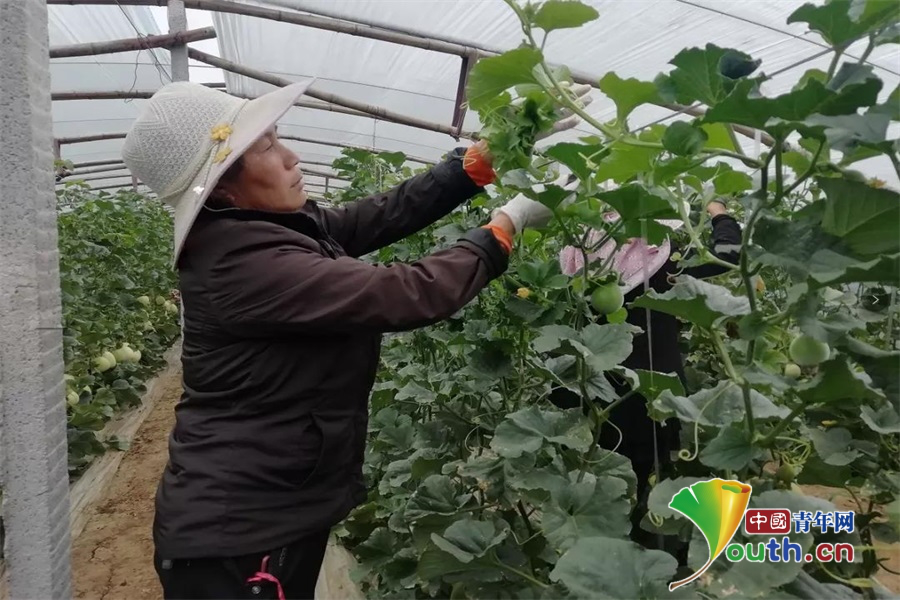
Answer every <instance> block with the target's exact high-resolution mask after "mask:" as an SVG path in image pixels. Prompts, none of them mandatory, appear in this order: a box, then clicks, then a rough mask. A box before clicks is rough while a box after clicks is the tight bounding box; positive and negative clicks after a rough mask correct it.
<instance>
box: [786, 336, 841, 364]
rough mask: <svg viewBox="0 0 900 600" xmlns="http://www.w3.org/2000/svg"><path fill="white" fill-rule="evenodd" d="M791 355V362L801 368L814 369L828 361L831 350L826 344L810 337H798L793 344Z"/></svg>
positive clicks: (790, 350)
mask: <svg viewBox="0 0 900 600" xmlns="http://www.w3.org/2000/svg"><path fill="white" fill-rule="evenodd" d="M789 353H790V355H791V360H793V361H794V362H795V363H797V364H798V365H800V366H801V367H812V366H815V365H817V364H819V363H820V362H823V361H825V360H828V356H829V355H830V354H831V348H829V347H828V344H826V343H825V342H820V341H819V340H817V339H815V338H812V337H810V336H808V335H798V336H797V337H795V338H794V341H793V342H791V347H790V349H789Z"/></svg>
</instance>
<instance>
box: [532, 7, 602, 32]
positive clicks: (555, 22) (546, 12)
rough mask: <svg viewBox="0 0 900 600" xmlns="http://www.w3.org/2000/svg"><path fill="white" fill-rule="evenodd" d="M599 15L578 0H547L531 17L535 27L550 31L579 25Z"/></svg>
mask: <svg viewBox="0 0 900 600" xmlns="http://www.w3.org/2000/svg"><path fill="white" fill-rule="evenodd" d="M599 16H600V13H598V12H597V11H596V10H595V9H594V8H593V7H591V6H588V5H586V4H582V3H581V2H578V0H547V1H546V2H544V3H543V4H541V7H540V8H539V9H538V11H537V13H536V14H535V15H534V17H533V18H532V21H531V22H532V23H533V24H534V25H535V27H540V28H541V29H543V30H544V31H547V32H550V31H553V30H555V29H567V28H571V27H581V26H582V25H584V24H585V23H590V22H591V21H593V20H594V19H596V18H597V17H599Z"/></svg>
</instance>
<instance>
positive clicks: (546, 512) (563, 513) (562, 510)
mask: <svg viewBox="0 0 900 600" xmlns="http://www.w3.org/2000/svg"><path fill="white" fill-rule="evenodd" d="M627 491H628V486H627V485H626V483H625V481H623V480H622V479H618V478H616V477H599V478H597V479H596V480H594V479H593V478H591V480H585V481H582V482H581V483H570V484H569V485H568V486H566V487H565V488H562V489H560V490H558V491H557V492H556V493H554V495H553V498H552V499H551V500H550V501H549V502H546V503H545V504H544V505H543V507H542V509H541V529H542V530H543V532H544V535H546V536H547V540H548V541H549V542H550V543H551V544H553V546H554V547H555V548H556V549H558V550H560V551H565V550H566V549H567V548H569V547H570V546H571V545H572V544H574V543H575V542H576V541H577V540H578V539H579V538H584V537H594V536H598V537H601V536H605V537H624V536H626V535H627V534H628V531H629V530H630V529H631V522H630V521H629V520H628V515H629V513H630V512H631V503H630V502H629V501H628V498H627V496H626V494H627Z"/></svg>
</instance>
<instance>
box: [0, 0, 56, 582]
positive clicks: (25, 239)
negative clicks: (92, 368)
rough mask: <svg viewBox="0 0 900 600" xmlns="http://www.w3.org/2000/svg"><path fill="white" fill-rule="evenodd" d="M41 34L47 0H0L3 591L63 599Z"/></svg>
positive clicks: (46, 68) (52, 219)
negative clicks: (1, 91)
mask: <svg viewBox="0 0 900 600" xmlns="http://www.w3.org/2000/svg"><path fill="white" fill-rule="evenodd" d="M47 41H48V35H47V4H46V1H45V0H15V1H14V2H0V56H2V57H3V58H2V60H0V81H2V82H4V84H3V87H4V92H5V94H4V98H3V101H2V102H0V148H2V149H3V150H2V152H3V160H0V206H2V207H3V215H2V218H0V248H3V251H2V252H0V332H2V337H3V342H2V343H0V484H2V486H3V525H4V534H5V535H4V543H3V546H4V559H5V561H6V572H7V574H8V576H9V579H8V584H9V589H8V593H9V596H10V597H11V598H60V599H65V598H71V597H72V581H71V579H72V577H71V564H70V558H69V556H70V547H71V541H70V535H69V474H68V469H67V456H66V403H65V396H66V387H65V383H64V381H63V373H64V371H65V365H64V364H63V345H62V307H61V301H60V288H59V250H58V246H57V229H56V196H55V195H54V193H53V168H52V160H53V138H52V133H51V132H52V130H53V127H52V124H53V122H52V114H51V110H50V104H51V102H50V58H49V54H48V53H49V48H48V44H47ZM6 82H10V84H9V85H6ZM0 587H2V586H0Z"/></svg>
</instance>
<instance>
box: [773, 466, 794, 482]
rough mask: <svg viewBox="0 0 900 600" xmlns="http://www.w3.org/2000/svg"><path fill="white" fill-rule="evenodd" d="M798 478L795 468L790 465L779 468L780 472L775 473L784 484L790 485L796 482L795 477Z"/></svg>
mask: <svg viewBox="0 0 900 600" xmlns="http://www.w3.org/2000/svg"><path fill="white" fill-rule="evenodd" d="M796 476H797V473H796V472H795V471H794V467H792V466H791V465H789V464H783V465H781V466H780V467H778V470H777V471H775V477H776V479H778V481H780V482H782V483H790V482H792V481H793V480H794V477H796Z"/></svg>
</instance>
